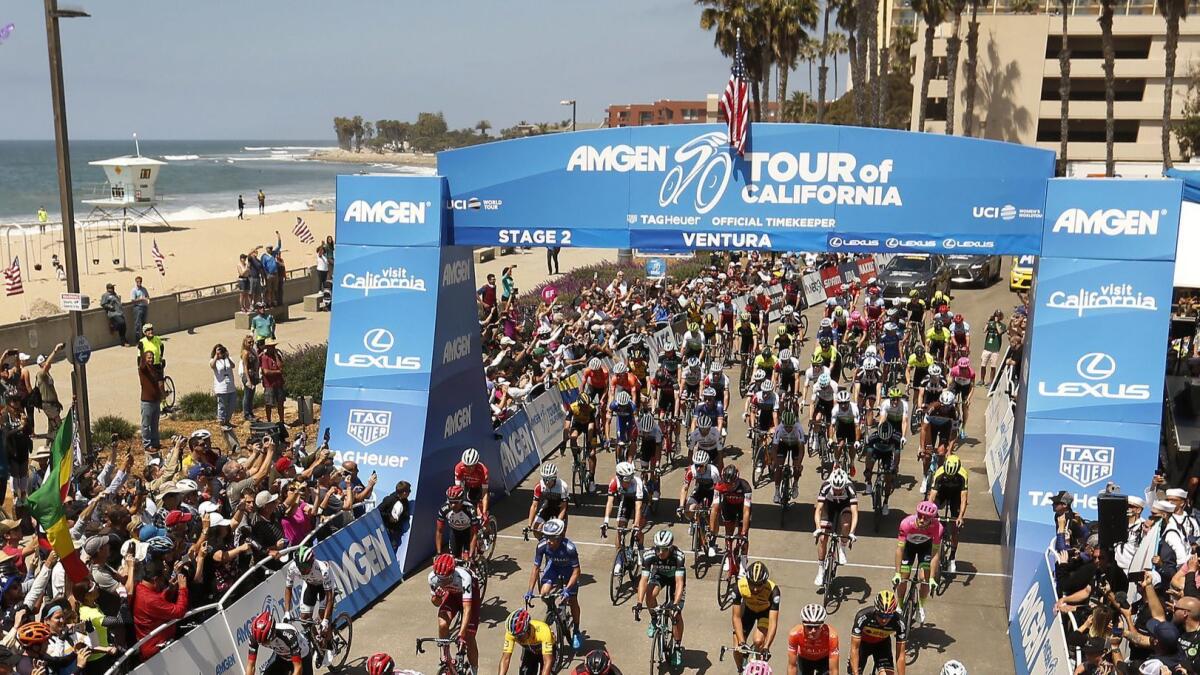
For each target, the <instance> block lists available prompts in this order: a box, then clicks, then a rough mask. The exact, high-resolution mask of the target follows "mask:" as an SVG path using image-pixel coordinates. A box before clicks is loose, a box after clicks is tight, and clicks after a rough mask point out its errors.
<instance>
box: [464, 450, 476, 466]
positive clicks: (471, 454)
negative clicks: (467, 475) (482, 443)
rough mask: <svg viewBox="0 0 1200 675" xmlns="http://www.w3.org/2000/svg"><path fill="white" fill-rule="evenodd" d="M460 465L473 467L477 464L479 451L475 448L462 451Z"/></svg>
mask: <svg viewBox="0 0 1200 675" xmlns="http://www.w3.org/2000/svg"><path fill="white" fill-rule="evenodd" d="M462 463H463V464H464V465H465V466H475V465H476V464H478V463H479V451H478V450H476V449H475V448H467V449H466V450H463V454H462Z"/></svg>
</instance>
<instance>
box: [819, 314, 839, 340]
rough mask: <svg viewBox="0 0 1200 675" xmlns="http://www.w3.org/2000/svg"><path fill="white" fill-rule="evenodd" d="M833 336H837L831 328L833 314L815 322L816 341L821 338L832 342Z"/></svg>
mask: <svg viewBox="0 0 1200 675" xmlns="http://www.w3.org/2000/svg"><path fill="white" fill-rule="evenodd" d="M835 337H837V335H836V333H835V332H834V329H833V316H832V315H831V316H827V317H825V318H823V319H821V322H820V323H819V324H817V341H818V342H820V341H821V340H828V341H829V342H831V343H832V342H833V341H834V338H835Z"/></svg>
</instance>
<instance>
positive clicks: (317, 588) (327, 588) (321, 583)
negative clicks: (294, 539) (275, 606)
mask: <svg viewBox="0 0 1200 675" xmlns="http://www.w3.org/2000/svg"><path fill="white" fill-rule="evenodd" d="M297 586H299V587H300V588H301V591H300V619H301V620H303V621H309V620H311V619H312V615H313V610H314V609H316V608H317V603H318V602H321V603H323V604H322V606H321V621H320V626H319V629H320V630H319V632H318V640H319V641H320V642H321V643H323V644H322V645H321V646H322V647H324V646H325V645H327V644H328V642H329V622H330V621H331V620H333V607H334V605H335V604H336V603H335V602H334V597H333V596H334V594H335V588H336V586H334V583H333V568H332V567H331V566H330V565H328V564H326V563H324V562H322V561H320V560H317V557H316V555H315V554H314V553H313V550H312V547H311V546H307V545H301V546H300V548H298V549H296V553H295V554H294V555H293V556H292V562H290V563H288V568H287V575H286V577H285V581H284V588H285V592H284V597H283V616H284V620H285V621H290V620H291V617H292V589H293V588H296V587H297ZM326 656H327V657H328V658H327V659H326V662H327V663H332V662H333V656H332V655H331V654H330V655H326Z"/></svg>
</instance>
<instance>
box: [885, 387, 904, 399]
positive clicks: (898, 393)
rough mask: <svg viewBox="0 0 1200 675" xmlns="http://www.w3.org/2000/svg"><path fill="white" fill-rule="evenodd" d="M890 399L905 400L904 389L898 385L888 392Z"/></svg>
mask: <svg viewBox="0 0 1200 675" xmlns="http://www.w3.org/2000/svg"><path fill="white" fill-rule="evenodd" d="M888 398H904V388H903V387H901V386H899V385H897V386H894V387H892V388H891V389H890V390H889V391H888Z"/></svg>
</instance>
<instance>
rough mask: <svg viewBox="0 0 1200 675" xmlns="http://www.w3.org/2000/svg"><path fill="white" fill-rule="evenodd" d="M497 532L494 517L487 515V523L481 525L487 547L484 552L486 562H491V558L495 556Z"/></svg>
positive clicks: (497, 527) (497, 528)
mask: <svg viewBox="0 0 1200 675" xmlns="http://www.w3.org/2000/svg"><path fill="white" fill-rule="evenodd" d="M498 530H499V526H498V525H497V524H496V517H495V516H493V515H491V514H488V519H487V522H486V523H484V525H483V536H484V542H485V544H486V546H487V548H485V549H484V552H485V553H486V557H487V559H488V560H491V559H492V556H494V555H496V535H497V534H499V532H498Z"/></svg>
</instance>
